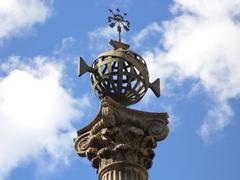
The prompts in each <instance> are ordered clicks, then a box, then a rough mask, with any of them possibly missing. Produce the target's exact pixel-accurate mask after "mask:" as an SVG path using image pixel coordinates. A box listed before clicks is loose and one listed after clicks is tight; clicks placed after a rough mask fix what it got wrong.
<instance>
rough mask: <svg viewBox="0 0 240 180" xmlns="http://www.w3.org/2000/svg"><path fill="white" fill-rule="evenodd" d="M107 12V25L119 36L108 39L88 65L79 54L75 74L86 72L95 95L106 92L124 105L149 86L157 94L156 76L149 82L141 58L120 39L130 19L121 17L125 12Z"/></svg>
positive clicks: (158, 88)
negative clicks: (90, 64) (106, 44)
mask: <svg viewBox="0 0 240 180" xmlns="http://www.w3.org/2000/svg"><path fill="white" fill-rule="evenodd" d="M109 11H110V13H111V16H109V17H108V23H109V26H110V27H111V28H115V27H116V28H117V31H118V34H119V40H118V41H115V40H110V42H109V43H110V45H111V46H112V47H113V49H112V50H109V51H106V52H103V53H101V54H100V55H98V56H97V57H96V59H95V60H94V62H93V64H92V66H91V67H90V66H88V65H87V64H86V62H85V61H84V59H83V58H82V57H80V60H79V66H78V75H79V76H82V75H83V74H84V73H86V72H89V73H90V76H91V83H92V87H93V90H94V92H95V94H96V96H97V97H98V98H99V99H100V100H101V99H103V98H104V97H106V96H109V97H111V98H112V99H114V100H115V101H117V102H118V103H120V104H122V105H125V106H128V105H131V104H135V103H137V102H138V101H140V100H141V99H142V97H143V96H144V95H145V93H146V92H147V90H148V88H150V89H151V90H152V91H153V92H154V94H155V95H156V96H157V97H159V96H160V80H159V79H156V80H155V81H154V82H152V83H150V82H149V72H148V68H147V64H146V62H145V60H144V59H143V58H142V57H141V56H140V55H139V54H137V53H135V52H134V51H132V50H129V47H130V46H129V45H128V44H125V43H123V42H121V33H122V30H123V29H124V30H126V31H129V28H130V22H129V21H128V20H126V19H125V17H126V16H127V13H124V14H123V15H121V14H120V13H121V12H120V10H119V9H116V13H114V12H113V11H112V10H111V9H109Z"/></svg>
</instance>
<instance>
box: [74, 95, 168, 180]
mask: <svg viewBox="0 0 240 180" xmlns="http://www.w3.org/2000/svg"><path fill="white" fill-rule="evenodd" d="M167 124H168V114H167V113H150V112H142V111H137V110H133V109H129V108H126V107H125V106H122V105H120V104H118V103H117V102H115V101H113V100H112V99H111V98H109V97H105V98H104V99H103V100H102V101H101V106H100V111H99V113H98V115H97V117H96V118H95V119H94V120H93V121H92V122H91V123H90V124H89V125H87V126H86V127H85V128H82V129H80V130H79V131H78V132H77V134H78V137H77V138H76V139H75V141H74V143H75V144H74V147H75V151H76V153H77V154H78V155H79V156H81V157H87V158H88V159H89V160H90V161H91V162H92V166H93V167H94V168H96V169H97V172H98V174H99V179H100V180H113V179H114V177H115V179H116V180H118V179H121V178H122V179H123V177H125V179H126V180H127V179H129V180H146V179H147V169H149V168H150V167H151V166H152V160H153V158H154V155H155V154H154V151H153V149H154V148H155V147H156V146H157V141H161V140H163V139H164V138H166V137H167V135H168V127H167ZM120 176H121V177H120Z"/></svg>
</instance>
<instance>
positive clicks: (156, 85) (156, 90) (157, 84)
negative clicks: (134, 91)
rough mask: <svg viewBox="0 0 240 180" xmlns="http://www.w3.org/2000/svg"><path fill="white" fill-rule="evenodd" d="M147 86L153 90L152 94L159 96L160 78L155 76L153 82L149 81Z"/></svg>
mask: <svg viewBox="0 0 240 180" xmlns="http://www.w3.org/2000/svg"><path fill="white" fill-rule="evenodd" d="M149 88H150V89H151V90H152V91H153V92H154V94H155V95H156V96H157V97H159V96H160V79H159V78H157V79H156V80H155V81H154V82H152V83H149Z"/></svg>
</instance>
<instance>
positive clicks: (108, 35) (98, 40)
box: [88, 26, 118, 52]
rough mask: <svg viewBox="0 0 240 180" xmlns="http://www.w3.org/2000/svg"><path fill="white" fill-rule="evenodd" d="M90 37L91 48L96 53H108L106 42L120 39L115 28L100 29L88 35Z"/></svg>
mask: <svg viewBox="0 0 240 180" xmlns="http://www.w3.org/2000/svg"><path fill="white" fill-rule="evenodd" d="M88 37H89V44H90V46H89V48H90V50H93V51H95V52H100V51H106V49H108V46H107V43H102V42H106V40H107V41H108V40H110V39H118V33H117V31H116V30H115V28H110V27H109V26H107V27H99V28H97V29H96V30H94V31H91V32H89V33H88Z"/></svg>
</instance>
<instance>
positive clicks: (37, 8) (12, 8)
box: [0, 0, 51, 41]
mask: <svg viewBox="0 0 240 180" xmlns="http://www.w3.org/2000/svg"><path fill="white" fill-rule="evenodd" d="M50 5H51V1H50V0H1V3H0V27H1V28H0V41H2V40H5V39H8V38H10V37H12V36H16V35H22V34H24V33H25V32H26V30H29V29H31V28H32V26H33V25H34V24H36V23H44V22H45V20H46V19H47V17H49V15H50V12H51V10H50V9H51V8H50Z"/></svg>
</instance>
